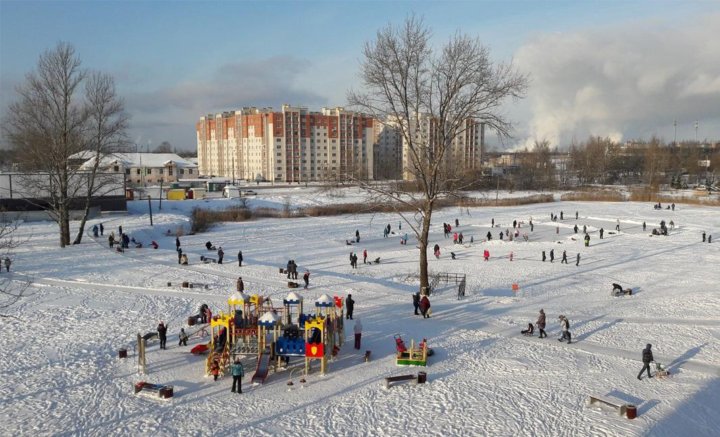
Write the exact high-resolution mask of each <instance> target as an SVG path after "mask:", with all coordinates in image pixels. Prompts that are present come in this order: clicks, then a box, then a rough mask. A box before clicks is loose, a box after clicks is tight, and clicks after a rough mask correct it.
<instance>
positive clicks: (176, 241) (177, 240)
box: [175, 237, 180, 250]
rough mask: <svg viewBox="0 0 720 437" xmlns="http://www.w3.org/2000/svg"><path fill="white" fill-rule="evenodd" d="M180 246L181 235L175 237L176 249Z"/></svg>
mask: <svg viewBox="0 0 720 437" xmlns="http://www.w3.org/2000/svg"><path fill="white" fill-rule="evenodd" d="M179 248H180V237H175V250H178V249H179Z"/></svg>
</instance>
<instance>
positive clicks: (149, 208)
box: [148, 194, 153, 226]
mask: <svg viewBox="0 0 720 437" xmlns="http://www.w3.org/2000/svg"><path fill="white" fill-rule="evenodd" d="M148 211H150V226H152V225H153V222H152V201H151V199H150V195H149V194H148Z"/></svg>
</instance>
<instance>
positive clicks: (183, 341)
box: [178, 328, 188, 346]
mask: <svg viewBox="0 0 720 437" xmlns="http://www.w3.org/2000/svg"><path fill="white" fill-rule="evenodd" d="M178 340H180V341H179V342H178V346H187V341H188V335H187V334H186V333H185V328H180V334H178Z"/></svg>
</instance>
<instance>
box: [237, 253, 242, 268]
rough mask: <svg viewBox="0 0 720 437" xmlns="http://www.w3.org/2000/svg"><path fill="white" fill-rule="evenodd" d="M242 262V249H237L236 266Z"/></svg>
mask: <svg viewBox="0 0 720 437" xmlns="http://www.w3.org/2000/svg"><path fill="white" fill-rule="evenodd" d="M242 262H243V256H242V250H239V251H238V267H242Z"/></svg>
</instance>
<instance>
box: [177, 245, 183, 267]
mask: <svg viewBox="0 0 720 437" xmlns="http://www.w3.org/2000/svg"><path fill="white" fill-rule="evenodd" d="M177 254H178V264H182V256H183V252H182V248H180V247H178V248H177Z"/></svg>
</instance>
